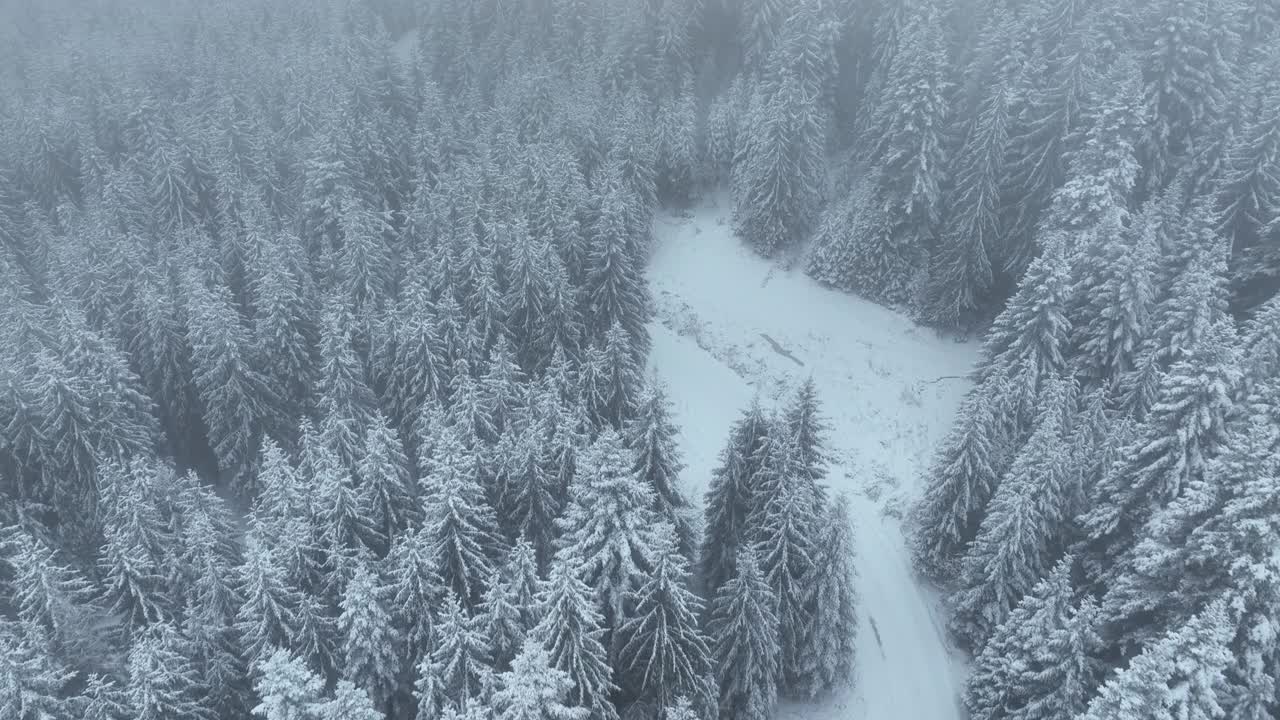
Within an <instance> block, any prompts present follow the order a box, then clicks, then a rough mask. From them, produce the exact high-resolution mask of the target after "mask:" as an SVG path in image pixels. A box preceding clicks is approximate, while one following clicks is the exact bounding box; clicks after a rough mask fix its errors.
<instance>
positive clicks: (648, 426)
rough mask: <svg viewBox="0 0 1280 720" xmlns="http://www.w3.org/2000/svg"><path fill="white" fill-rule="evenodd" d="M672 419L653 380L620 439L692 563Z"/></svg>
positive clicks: (660, 515) (690, 535) (692, 539)
mask: <svg viewBox="0 0 1280 720" xmlns="http://www.w3.org/2000/svg"><path fill="white" fill-rule="evenodd" d="M677 432H678V431H677V429H676V427H675V424H674V423H673V422H672V420H671V402H670V401H669V400H668V399H667V394H666V389H665V387H663V385H662V383H661V381H660V380H658V379H657V378H656V377H654V378H652V379H650V381H649V382H648V383H646V384H645V386H644V387H643V389H642V390H641V391H640V396H639V399H638V400H637V402H636V412H635V414H634V415H633V416H632V417H631V419H630V420H628V421H627V423H626V426H625V427H624V429H623V439H624V442H625V443H626V446H627V448H628V449H629V450H630V451H631V452H632V453H633V455H634V457H635V461H634V466H633V472H634V474H635V476H636V477H637V478H639V479H640V480H641V481H643V482H645V483H646V484H648V486H649V487H650V488H652V489H653V499H654V507H653V510H654V512H655V513H656V514H657V516H658V518H659V519H660V520H662V521H664V522H666V523H669V524H670V525H671V527H673V528H675V529H676V536H677V537H678V538H679V547H680V552H682V553H684V555H685V557H688V558H690V559H691V560H692V558H693V554H694V552H695V550H696V542H697V540H696V538H695V537H694V530H693V527H692V523H691V522H690V519H689V501H688V500H687V499H686V498H685V496H684V493H683V491H682V490H681V488H680V473H681V471H683V470H684V463H683V461H682V460H681V458H680V448H679V446H678V445H677V438H676V435H677Z"/></svg>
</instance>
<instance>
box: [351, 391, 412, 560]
mask: <svg viewBox="0 0 1280 720" xmlns="http://www.w3.org/2000/svg"><path fill="white" fill-rule="evenodd" d="M356 477H357V478H359V480H360V486H359V488H358V491H357V492H358V493H359V504H360V510H361V512H362V514H363V515H364V516H365V518H366V519H367V522H368V524H369V526H370V527H372V528H373V529H374V530H375V531H376V533H377V537H378V538H379V540H385V541H386V542H387V543H391V542H394V540H395V539H396V538H397V537H399V535H400V534H401V533H404V532H406V531H407V530H409V528H410V527H411V526H413V525H415V524H418V523H419V521H420V518H419V515H420V506H419V501H418V499H417V497H415V495H414V487H413V483H412V481H411V480H410V478H409V458H408V457H406V455H405V452H404V445H403V444H402V443H401V442H400V436H399V433H397V432H396V430H395V428H393V427H391V426H390V425H389V424H388V422H387V420H386V418H385V417H383V416H382V413H380V412H375V413H374V423H373V424H372V425H370V426H369V427H368V428H367V430H366V434H365V441H364V451H363V452H362V453H361V457H360V460H359V461H358V462H357V463H356ZM386 549H387V548H386V547H378V548H377V550H378V551H379V552H380V553H381V554H384V555H385V551H386Z"/></svg>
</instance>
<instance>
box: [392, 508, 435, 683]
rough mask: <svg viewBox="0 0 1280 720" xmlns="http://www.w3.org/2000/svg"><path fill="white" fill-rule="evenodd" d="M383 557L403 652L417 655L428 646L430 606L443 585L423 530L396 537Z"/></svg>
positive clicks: (431, 628)
mask: <svg viewBox="0 0 1280 720" xmlns="http://www.w3.org/2000/svg"><path fill="white" fill-rule="evenodd" d="M387 560H388V563H389V565H390V569H389V571H388V574H389V580H390V583H391V585H392V589H393V594H392V596H391V610H392V616H393V618H394V619H395V624H396V628H397V629H398V631H399V632H400V634H401V637H402V638H403V646H404V647H405V648H407V653H406V655H407V656H408V657H413V658H416V657H421V656H422V654H423V653H425V652H427V651H428V650H429V649H430V647H431V642H432V639H433V637H434V635H435V631H434V627H435V620H434V618H433V613H432V609H433V608H435V607H437V606H438V603H439V601H440V598H441V597H443V596H444V584H443V581H442V580H441V579H440V573H439V571H438V569H437V566H436V555H435V552H434V549H433V547H432V545H431V540H430V537H429V536H428V535H427V532H426V530H424V529H418V530H414V531H412V532H408V533H404V534H402V535H400V536H399V537H397V538H396V540H395V542H393V543H392V545H391V552H390V553H389V554H388V556H387Z"/></svg>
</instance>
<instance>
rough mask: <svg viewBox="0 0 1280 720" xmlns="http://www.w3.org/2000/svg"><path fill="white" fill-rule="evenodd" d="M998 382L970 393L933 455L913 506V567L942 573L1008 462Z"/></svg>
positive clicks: (969, 535)
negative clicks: (920, 490)
mask: <svg viewBox="0 0 1280 720" xmlns="http://www.w3.org/2000/svg"><path fill="white" fill-rule="evenodd" d="M1002 394H1003V393H1002V392H1001V390H1000V386H999V385H995V386H992V385H984V386H979V387H978V388H976V389H974V390H972V391H970V392H969V394H968V395H967V396H966V397H965V399H964V401H963V403H961V406H960V412H959V414H958V417H957V419H956V421H955V424H954V425H953V426H952V428H951V431H950V433H949V434H948V435H947V439H946V440H945V441H944V442H943V445H942V447H941V448H940V449H939V451H938V453H937V456H936V457H935V459H934V463H933V469H932V471H931V472H930V475H929V480H928V483H929V484H928V486H927V489H926V490H925V492H924V493H922V494H921V499H920V502H919V503H918V504H917V505H916V506H915V508H914V509H913V510H912V525H913V528H914V538H913V542H912V544H913V550H914V555H915V563H916V567H918V568H919V569H920V570H921V571H922V572H924V573H926V574H927V575H930V576H934V577H946V576H949V575H952V574H954V573H955V572H957V571H958V569H959V568H958V567H953V566H954V565H955V561H956V560H957V559H958V558H959V557H960V556H961V554H962V553H963V552H964V550H965V547H966V546H967V545H968V544H969V543H970V542H971V541H972V540H973V539H974V538H975V537H976V536H977V533H978V525H979V523H980V521H981V520H982V517H983V515H984V513H985V512H986V507H987V503H988V502H989V501H990V500H991V496H992V495H994V494H995V491H996V487H997V483H998V482H999V480H1000V476H1001V475H1002V474H1003V473H1004V469H1005V468H1006V467H1007V466H1008V459H1007V455H1008V454H1009V453H1008V451H1007V450H1006V447H1005V446H1006V444H1007V438H1006V437H1005V434H1006V429H1005V428H1004V427H1003V423H1002V422H1001V421H1000V419H999V418H998V417H997V414H996V413H997V410H998V408H996V407H994V406H995V404H996V402H997V398H999V397H1000V396H1001V395H1002Z"/></svg>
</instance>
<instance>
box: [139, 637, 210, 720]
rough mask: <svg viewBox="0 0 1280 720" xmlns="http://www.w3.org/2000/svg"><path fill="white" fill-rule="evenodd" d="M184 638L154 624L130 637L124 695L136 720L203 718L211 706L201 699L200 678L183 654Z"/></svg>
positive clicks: (206, 716) (193, 719)
mask: <svg viewBox="0 0 1280 720" xmlns="http://www.w3.org/2000/svg"><path fill="white" fill-rule="evenodd" d="M185 644H186V639H185V638H183V637H182V636H181V635H180V634H179V633H178V630H177V628H175V627H174V626H173V625H170V624H168V623H165V622H160V623H156V624H154V625H151V626H150V627H148V628H147V629H146V631H145V632H143V633H142V634H140V635H139V636H138V637H136V638H134V641H133V645H132V646H131V647H130V648H129V682H128V684H127V685H126V686H125V696H126V697H127V698H128V703H129V707H130V710H131V712H132V715H133V717H136V718H138V720H178V719H179V718H184V719H185V718H191V720H204V719H206V718H211V717H212V714H211V708H209V707H207V706H206V705H205V704H204V702H203V695H204V691H203V687H202V678H201V677H200V675H199V674H198V673H197V672H196V668H195V666H194V665H193V664H192V663H191V660H190V658H188V657H187V655H186V653H185V652H184V650H185Z"/></svg>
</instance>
